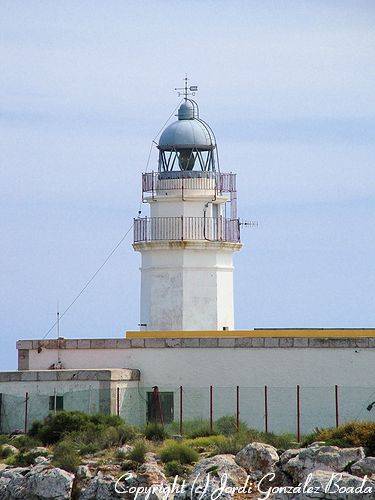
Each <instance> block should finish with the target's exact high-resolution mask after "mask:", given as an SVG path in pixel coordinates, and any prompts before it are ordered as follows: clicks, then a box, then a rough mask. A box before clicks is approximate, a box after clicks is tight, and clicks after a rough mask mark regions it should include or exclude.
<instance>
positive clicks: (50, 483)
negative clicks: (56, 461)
mask: <svg viewBox="0 0 375 500" xmlns="http://www.w3.org/2000/svg"><path fill="white" fill-rule="evenodd" d="M26 478H27V480H28V489H29V494H30V496H31V497H32V496H33V495H34V496H35V497H37V498H38V499H43V500H44V499H53V500H65V499H70V497H71V493H72V488H73V481H74V475H73V474H71V473H70V472H67V471H65V470H62V469H59V468H57V467H53V468H46V467H43V466H37V467H34V468H33V469H32V470H31V471H30V472H29V473H28V474H27V475H26Z"/></svg>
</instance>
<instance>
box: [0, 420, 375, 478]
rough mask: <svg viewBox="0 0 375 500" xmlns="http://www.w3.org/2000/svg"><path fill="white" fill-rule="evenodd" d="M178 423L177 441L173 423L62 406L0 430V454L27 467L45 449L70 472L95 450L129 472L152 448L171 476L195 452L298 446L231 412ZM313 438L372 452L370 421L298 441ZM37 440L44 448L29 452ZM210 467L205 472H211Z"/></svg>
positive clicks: (185, 468) (374, 436) (183, 470)
mask: <svg viewBox="0 0 375 500" xmlns="http://www.w3.org/2000/svg"><path fill="white" fill-rule="evenodd" d="M183 428H184V436H183V438H182V440H173V439H170V438H169V439H168V437H169V436H170V435H171V434H178V431H179V426H178V423H177V422H174V423H172V424H169V425H168V426H167V427H166V428H165V427H163V426H162V425H160V424H156V423H153V424H148V425H147V426H145V427H144V428H142V429H140V428H137V427H134V426H131V425H128V424H126V423H125V422H124V421H123V420H122V419H121V418H119V417H117V416H112V415H86V414H84V413H80V412H67V411H61V412H57V413H55V414H51V415H49V416H48V417H47V418H46V419H44V420H43V421H41V422H35V423H34V424H33V425H32V427H31V429H30V432H29V434H28V435H16V436H4V435H0V459H1V460H2V462H3V463H5V464H7V465H11V466H28V465H30V464H33V463H35V458H36V457H37V456H40V455H49V454H50V455H52V457H53V458H52V462H53V464H54V465H55V466H58V467H61V468H63V469H65V470H67V471H72V472H74V471H75V470H76V468H77V466H78V465H80V463H81V460H82V457H83V456H85V455H89V454H97V457H98V458H97V460H96V462H97V464H98V465H104V466H105V465H107V464H113V463H117V464H120V465H121V468H122V470H124V471H128V470H137V468H138V467H139V466H140V465H141V464H142V463H144V462H145V457H146V453H147V451H148V450H151V451H153V452H155V453H157V454H158V455H159V456H160V458H161V460H162V462H163V463H164V470H165V473H166V475H167V476H168V477H174V476H186V474H188V472H189V470H191V464H194V463H195V462H197V461H198V460H199V458H200V456H201V457H202V456H204V457H207V456H213V455H217V454H233V455H234V454H236V453H238V452H239V451H240V450H241V449H242V448H243V447H244V446H246V445H247V444H248V443H252V442H254V441H257V442H263V443H267V444H270V445H272V446H274V447H275V448H277V449H278V450H286V449H288V448H296V447H298V446H299V444H298V443H296V442H295V436H294V435H293V434H281V435H276V434H273V433H265V432H261V431H258V430H255V429H251V428H249V427H248V426H247V425H246V424H245V423H244V422H240V425H239V429H237V422H236V419H235V417H233V416H225V417H221V418H219V419H218V420H217V421H216V422H215V424H214V426H213V429H212V430H211V429H210V424H209V421H207V420H192V421H186V422H184V426H183ZM313 441H324V442H325V443H327V444H328V445H336V446H341V447H350V446H363V447H364V448H365V451H366V454H367V455H375V422H372V423H371V422H350V423H347V424H345V425H341V426H339V427H338V428H337V429H316V431H315V432H314V433H312V434H311V435H309V436H306V437H305V438H304V442H303V444H302V446H307V445H308V444H311V443H312V442H313ZM128 443H131V444H132V446H133V448H132V450H131V451H130V452H126V451H121V450H119V448H120V447H122V446H123V445H125V444H128ZM6 444H11V445H12V446H15V447H16V448H17V449H18V452H17V453H12V449H8V448H7V447H6V446H5V445H6ZM42 444H44V445H46V446H48V450H46V451H44V452H43V451H33V448H36V447H38V446H41V445H42ZM214 469H215V468H213V469H212V471H210V472H211V473H213V474H215V470H214Z"/></svg>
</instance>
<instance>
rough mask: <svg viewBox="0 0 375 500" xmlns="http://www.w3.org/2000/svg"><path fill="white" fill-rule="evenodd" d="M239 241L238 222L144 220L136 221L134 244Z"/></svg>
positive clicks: (155, 218) (204, 219)
mask: <svg viewBox="0 0 375 500" xmlns="http://www.w3.org/2000/svg"><path fill="white" fill-rule="evenodd" d="M166 240H169V241H189V240H194V241H196V240H201V241H215V242H216V241H218V242H219V241H224V242H230V243H239V242H240V224H239V220H238V219H235V220H233V219H226V218H224V217H218V218H216V217H144V218H138V219H134V243H140V242H148V241H166Z"/></svg>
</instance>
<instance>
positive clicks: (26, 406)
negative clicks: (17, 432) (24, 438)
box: [25, 392, 29, 434]
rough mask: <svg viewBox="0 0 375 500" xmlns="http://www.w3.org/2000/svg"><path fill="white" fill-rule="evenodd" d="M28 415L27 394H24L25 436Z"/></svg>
mask: <svg viewBox="0 0 375 500" xmlns="http://www.w3.org/2000/svg"><path fill="white" fill-rule="evenodd" d="M28 413H29V393H28V392H26V394H25V434H27V420H28V416H29V415H28Z"/></svg>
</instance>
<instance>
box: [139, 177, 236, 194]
mask: <svg viewBox="0 0 375 500" xmlns="http://www.w3.org/2000/svg"><path fill="white" fill-rule="evenodd" d="M178 189H180V190H195V189H201V190H213V191H215V192H216V193H217V194H221V193H233V192H235V191H236V174H232V173H229V174H227V173H221V172H200V171H172V172H147V173H144V174H142V195H144V194H145V193H151V194H152V195H154V194H156V193H158V192H162V191H169V190H178Z"/></svg>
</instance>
